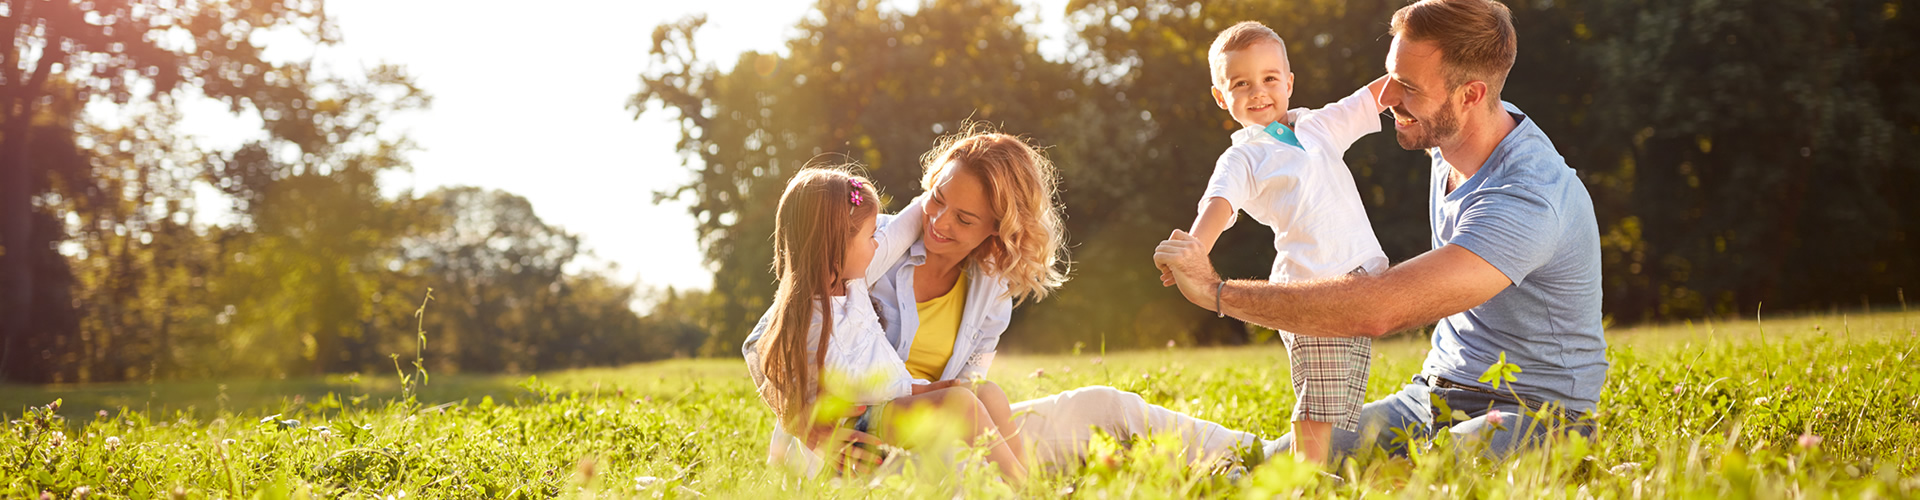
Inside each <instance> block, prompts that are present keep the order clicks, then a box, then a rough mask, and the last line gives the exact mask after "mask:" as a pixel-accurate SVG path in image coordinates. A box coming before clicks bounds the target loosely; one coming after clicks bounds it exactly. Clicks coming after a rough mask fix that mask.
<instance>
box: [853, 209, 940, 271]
mask: <svg viewBox="0 0 1920 500" xmlns="http://www.w3.org/2000/svg"><path fill="white" fill-rule="evenodd" d="M926 198H927V196H926V195H924V194H923V195H920V196H919V197H916V198H914V199H913V201H911V202H908V203H907V206H906V208H902V209H900V213H897V214H894V215H893V217H892V218H891V219H890V220H888V221H887V225H885V226H881V227H879V228H876V229H874V231H873V240H874V241H875V242H877V243H879V245H877V246H876V247H875V248H874V250H873V260H871V261H868V262H867V274H865V275H864V276H867V286H868V287H872V286H873V284H874V283H878V282H879V281H880V280H877V279H873V278H875V277H878V276H880V274H881V273H885V272H887V270H888V269H892V268H893V265H894V264H896V263H899V262H900V259H901V258H904V257H906V255H907V249H909V248H912V247H913V242H915V241H920V226H921V224H924V223H925V221H924V219H925V218H926V216H925V213H926V208H925V206H926Z"/></svg>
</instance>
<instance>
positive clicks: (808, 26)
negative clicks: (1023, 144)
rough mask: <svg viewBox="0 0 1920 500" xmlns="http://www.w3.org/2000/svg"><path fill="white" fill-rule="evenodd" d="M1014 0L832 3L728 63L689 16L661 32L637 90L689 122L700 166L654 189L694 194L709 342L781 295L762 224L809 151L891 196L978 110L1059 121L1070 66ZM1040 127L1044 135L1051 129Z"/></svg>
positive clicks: (730, 333)
mask: <svg viewBox="0 0 1920 500" xmlns="http://www.w3.org/2000/svg"><path fill="white" fill-rule="evenodd" d="M1019 13H1020V8H1019V6H1018V5H1017V4H1014V3H1013V2H1011V1H1005V0H999V1H984V2H981V1H936V2H931V3H928V4H926V5H923V6H921V7H920V9H919V10H917V11H916V12H914V13H912V14H902V13H899V12H895V11H892V10H888V9H884V8H882V7H881V6H880V5H879V2H856V1H852V0H825V1H822V2H820V3H819V4H818V5H817V6H816V9H815V11H814V13H812V14H810V15H809V16H808V17H807V18H806V19H805V20H803V21H802V22H801V23H800V26H799V28H800V30H801V34H799V35H798V36H797V37H796V38H794V39H793V40H791V41H789V42H788V44H787V49H788V55H787V56H786V57H780V56H777V55H773V54H759V53H746V54H742V55H741V56H740V58H739V59H738V60H736V61H735V62H734V65H733V68H732V69H731V70H730V71H729V72H726V73H721V72H720V71H718V70H717V69H715V68H714V67H712V66H710V65H708V63H707V62H706V61H704V60H701V59H700V58H699V57H698V54H699V53H698V51H697V50H695V48H694V47H693V45H692V39H693V33H695V32H696V31H697V30H699V28H700V27H701V26H702V25H703V24H704V23H705V20H704V18H700V17H693V18H688V19H685V20H682V21H679V22H676V23H669V24H666V25H661V26H659V27H657V28H655V30H654V36H653V46H652V48H651V49H650V51H649V56H650V58H651V61H650V66H649V69H648V72H647V73H646V74H643V75H642V77H641V84H640V91H639V93H637V94H636V95H635V96H634V97H633V99H632V100H631V101H630V103H631V104H630V106H631V107H632V108H633V109H635V110H636V115H637V116H642V115H644V114H645V113H647V112H648V111H649V110H650V109H651V108H652V106H654V105H659V106H660V107H661V108H662V109H663V110H665V111H669V112H671V113H673V114H674V117H675V119H676V120H677V121H679V122H680V124H681V130H682V133H681V140H680V142H679V144H678V148H679V150H680V153H681V154H682V155H683V156H684V157H685V158H686V159H687V166H689V167H691V168H693V170H694V171H695V173H696V174H697V175H696V178H695V180H694V181H693V182H691V183H689V184H687V185H686V186H683V187H681V188H679V189H677V190H674V191H671V192H666V193H659V194H658V195H657V197H656V199H668V198H685V199H689V201H690V202H691V203H690V207H689V210H690V211H691V212H692V215H693V216H694V217H695V219H697V220H698V221H699V225H698V232H699V238H700V241H701V243H702V244H703V245H704V246H705V247H706V251H707V255H706V262H707V265H708V266H710V267H712V268H713V269H714V288H713V290H712V294H713V295H712V297H714V298H713V299H711V300H712V302H713V306H714V307H715V310H714V311H713V312H712V314H713V319H712V320H711V325H712V328H714V331H715V334H714V335H713V337H712V338H711V340H710V341H709V342H708V343H707V345H706V347H705V348H704V349H703V351H704V353H705V354H708V355H718V354H722V353H737V352H739V347H740V342H741V341H742V340H743V339H744V338H745V337H746V335H747V332H748V331H749V330H751V329H752V326H753V323H754V322H755V321H756V320H757V319H758V318H759V316H760V313H761V312H762V311H763V310H764V309H765V308H766V307H767V302H768V300H769V299H770V297H772V295H773V291H774V286H773V276H772V275H771V274H769V273H768V272H767V265H768V263H769V262H772V254H771V251H772V250H771V246H770V245H769V244H768V243H767V237H768V235H770V234H772V233H773V225H772V224H773V215H774V211H775V208H777V207H776V204H777V203H778V199H779V193H780V191H781V189H782V188H783V187H784V186H785V184H786V180H787V178H788V177H789V176H791V174H792V173H793V172H795V171H797V170H799V169H800V168H802V167H804V166H806V165H809V164H813V163H844V162H857V163H859V164H861V165H863V166H864V167H865V168H866V169H867V170H868V172H869V173H870V174H871V176H872V177H873V178H874V180H875V181H876V183H878V184H879V185H881V186H883V187H884V188H886V194H888V195H890V197H891V198H895V199H902V200H904V199H907V198H910V197H911V196H914V195H916V194H918V192H919V189H918V187H919V182H918V180H919V178H920V174H921V169H920V164H919V158H920V156H921V155H922V154H923V153H925V152H926V151H927V149H929V148H931V147H932V145H933V141H934V139H935V138H936V137H937V136H938V135H939V134H940V133H941V132H943V131H950V130H955V129H957V128H958V127H959V125H960V122H961V121H963V120H965V119H967V118H969V117H971V118H973V119H977V120H986V121H990V122H994V123H999V124H1002V127H1003V128H1004V129H1006V130H1008V131H1012V132H1016V133H1026V132H1028V131H1039V130H1047V129H1049V128H1051V127H1054V126H1061V125H1065V123H1064V122H1065V120H1066V119H1067V115H1066V114H1065V113H1063V112H1061V111H1062V110H1065V109H1067V108H1068V104H1070V103H1071V98H1072V97H1073V95H1074V94H1073V89H1075V88H1078V86H1079V85H1080V84H1079V82H1078V80H1076V79H1074V78H1072V73H1071V72H1070V71H1069V70H1068V69H1069V68H1068V67H1067V66H1066V65H1064V64H1061V63H1055V62H1050V61H1047V60H1045V59H1044V58H1041V57H1040V55H1039V54H1038V51H1037V49H1036V42H1035V41H1034V40H1033V39H1032V38H1031V37H1030V36H1029V35H1028V34H1027V32H1026V31H1025V29H1024V28H1022V27H1021V26H1020V25H1019V24H1017V23H1016V22H1015V20H1016V19H1018V16H1019ZM1036 137H1037V138H1039V139H1040V140H1041V142H1042V143H1046V142H1047V141H1046V139H1045V136H1041V135H1037V134H1036Z"/></svg>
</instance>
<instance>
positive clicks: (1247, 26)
mask: <svg viewBox="0 0 1920 500" xmlns="http://www.w3.org/2000/svg"><path fill="white" fill-rule="evenodd" d="M1262 42H1273V43H1277V44H1280V62H1281V63H1283V64H1286V67H1284V68H1281V69H1282V70H1285V71H1293V62H1292V61H1290V60H1288V58H1287V41H1286V40H1283V39H1281V38H1280V34H1279V33H1274V32H1273V29H1272V28H1268V27H1267V25H1264V24H1260V22H1259V21H1241V22H1240V23H1239V24H1235V25H1233V26H1228V27H1227V29H1224V30H1220V35H1219V36H1216V37H1213V46H1212V47H1209V48H1207V69H1208V72H1209V73H1211V74H1212V75H1213V84H1214V85H1219V84H1221V83H1225V82H1222V81H1221V80H1223V79H1225V78H1226V77H1227V75H1226V74H1225V71H1226V70H1227V53H1228V52H1232V51H1236V50H1240V49H1245V48H1247V47H1252V46H1254V45H1258V44H1260V43H1262Z"/></svg>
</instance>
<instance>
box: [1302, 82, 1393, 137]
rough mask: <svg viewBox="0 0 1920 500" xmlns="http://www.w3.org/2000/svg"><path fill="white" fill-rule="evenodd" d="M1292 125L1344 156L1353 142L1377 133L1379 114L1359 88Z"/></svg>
mask: <svg viewBox="0 0 1920 500" xmlns="http://www.w3.org/2000/svg"><path fill="white" fill-rule="evenodd" d="M1296 123H1298V124H1299V125H1300V126H1301V128H1305V129H1310V130H1314V132H1315V133H1318V134H1320V135H1321V137H1325V138H1327V139H1328V140H1329V141H1331V144H1330V145H1332V146H1333V147H1336V148H1339V149H1340V151H1341V152H1343V153H1344V152H1345V151H1346V150H1347V148H1348V147H1351V146H1353V141H1358V140H1360V138H1361V137H1365V136H1366V135H1367V134H1371V133H1374V132H1379V131H1380V113H1378V112H1377V111H1376V108H1375V107H1374V100H1373V94H1372V93H1369V92H1367V88H1366V87H1360V90H1356V91H1354V92H1353V94H1350V95H1348V96H1346V97H1344V98H1341V99H1340V100H1338V101H1334V102H1333V103H1332V104H1328V105H1326V107H1323V108H1320V109H1317V110H1314V111H1313V112H1312V113H1309V114H1307V116H1306V117H1305V118H1304V119H1302V120H1300V121H1298V122H1296Z"/></svg>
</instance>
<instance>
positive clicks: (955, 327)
mask: <svg viewBox="0 0 1920 500" xmlns="http://www.w3.org/2000/svg"><path fill="white" fill-rule="evenodd" d="M966 305H967V272H966V271H964V270H963V271H961V272H960V280H959V281H955V282H954V283H953V289H952V290H948V291H947V294H946V295H942V296H939V297H934V298H933V300H929V301H926V302H920V303H918V304H915V309H917V310H919V312H920V329H919V330H915V331H914V333H913V350H912V351H910V352H908V353H907V373H911V374H913V376H914V378H919V379H924V380H929V381H935V380H940V375H941V373H943V372H945V371H946V369H947V358H951V357H953V340H954V338H955V337H957V336H959V335H960V311H961V310H962V309H964V308H965V307H966Z"/></svg>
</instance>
